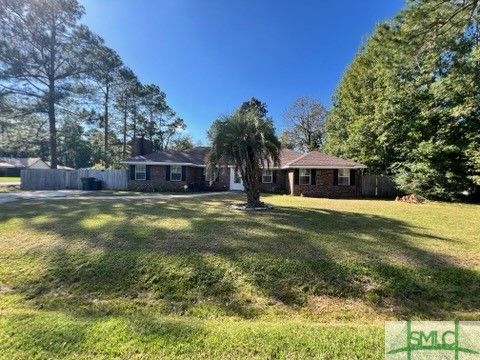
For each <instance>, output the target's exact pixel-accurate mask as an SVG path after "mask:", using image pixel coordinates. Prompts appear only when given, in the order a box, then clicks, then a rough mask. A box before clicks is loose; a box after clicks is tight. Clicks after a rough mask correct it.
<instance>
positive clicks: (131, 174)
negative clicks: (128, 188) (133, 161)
mask: <svg viewBox="0 0 480 360" xmlns="http://www.w3.org/2000/svg"><path fill="white" fill-rule="evenodd" d="M130 180H135V165H130Z"/></svg>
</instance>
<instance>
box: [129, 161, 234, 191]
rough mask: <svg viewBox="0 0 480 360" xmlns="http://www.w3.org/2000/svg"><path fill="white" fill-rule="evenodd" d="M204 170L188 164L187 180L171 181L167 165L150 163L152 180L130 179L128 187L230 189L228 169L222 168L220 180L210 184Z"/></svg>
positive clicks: (143, 188)
mask: <svg viewBox="0 0 480 360" xmlns="http://www.w3.org/2000/svg"><path fill="white" fill-rule="evenodd" d="M202 170H203V169H202V168H200V167H193V166H187V167H186V168H185V171H186V173H185V181H170V180H169V179H167V178H166V176H167V166H165V165H150V180H129V181H128V188H129V190H135V191H180V190H184V187H185V185H189V186H190V187H191V188H195V189H196V190H212V191H221V190H228V186H229V182H230V176H229V173H228V171H225V170H224V169H222V170H220V173H219V179H218V181H215V182H213V183H211V184H209V183H207V182H205V181H203V177H202ZM129 178H130V177H129Z"/></svg>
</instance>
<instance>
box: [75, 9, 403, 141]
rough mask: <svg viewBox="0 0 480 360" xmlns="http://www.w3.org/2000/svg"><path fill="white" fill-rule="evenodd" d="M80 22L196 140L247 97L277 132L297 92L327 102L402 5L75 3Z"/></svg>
mask: <svg viewBox="0 0 480 360" xmlns="http://www.w3.org/2000/svg"><path fill="white" fill-rule="evenodd" d="M80 1H81V3H82V4H83V5H84V6H85V9H86V16H85V17H84V18H83V22H84V23H85V24H87V25H88V26H89V27H90V28H91V29H92V30H93V31H94V32H96V33H98V34H99V35H100V36H102V37H103V38H104V39H105V41H106V43H107V45H108V46H110V47H112V48H114V49H115V50H116V51H117V52H118V53H119V54H120V55H121V56H122V58H123V60H124V62H125V64H126V65H127V66H129V67H130V68H132V69H133V70H134V71H135V72H136V73H137V75H138V76H139V78H140V80H141V81H142V82H144V83H150V82H151V83H156V84H158V85H159V86H160V88H161V89H162V90H163V91H165V93H166V94H167V101H168V102H169V104H170V105H171V106H172V107H173V108H174V110H175V111H177V113H178V114H179V115H180V116H181V117H183V118H184V119H185V120H186V122H187V125H188V133H189V134H190V135H192V137H193V138H194V139H195V140H196V141H199V140H200V141H203V142H205V139H206V130H207V129H208V127H209V125H210V124H211V122H212V121H213V120H214V119H215V118H217V117H218V116H219V115H221V114H225V113H229V112H231V111H232V110H233V109H235V108H236V107H237V106H239V105H240V104H241V103H242V102H243V101H244V100H247V99H249V98H251V97H252V96H255V97H257V98H259V99H260V100H262V101H264V102H266V103H267V106H268V109H269V113H270V115H271V116H272V117H273V119H274V121H275V125H276V128H277V131H278V132H280V131H281V130H282V128H283V127H284V122H283V113H284V111H285V109H286V108H287V107H288V105H289V104H290V103H291V102H292V101H293V100H294V99H295V98H296V97H298V96H301V95H311V96H314V97H317V98H319V99H320V100H321V101H322V102H323V103H324V104H325V105H326V106H330V104H331V98H332V95H333V93H334V90H335V88H336V86H337V84H338V82H339V80H340V78H341V76H342V74H343V72H344V71H345V69H346V67H347V66H348V64H349V63H350V62H351V61H352V59H353V57H354V55H355V53H356V51H357V49H358V47H359V46H360V45H361V44H362V42H363V41H364V40H365V39H366V38H367V37H368V35H369V34H370V33H371V32H372V31H373V29H374V27H375V25H376V24H377V23H379V22H381V21H383V20H386V19H388V18H390V17H392V16H393V15H395V14H396V13H397V12H398V10H400V9H401V8H402V6H403V5H404V2H403V0H362V1H353V0H328V1H327V0H323V1H322V0H316V1H315V0H312V1H306V0H305V1H303V0H300V1H295V0H290V1H282V0H277V1H273V0H272V1H266V0H264V1H262V0H260V1H253V0H236V1H233V0H162V1H159V0H141V1H138V0H80Z"/></svg>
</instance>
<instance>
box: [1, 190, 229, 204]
mask: <svg viewBox="0 0 480 360" xmlns="http://www.w3.org/2000/svg"><path fill="white" fill-rule="evenodd" d="M228 193H229V192H228V191H222V192H211V193H200V194H145V195H105V196H103V195H97V194H96V193H95V192H94V191H82V190H40V191H20V192H9V193H0V204H2V203H7V202H12V201H19V200H62V199H75V200H93V199H95V200H140V199H175V198H179V199H189V198H197V197H207V196H213V195H222V194H228Z"/></svg>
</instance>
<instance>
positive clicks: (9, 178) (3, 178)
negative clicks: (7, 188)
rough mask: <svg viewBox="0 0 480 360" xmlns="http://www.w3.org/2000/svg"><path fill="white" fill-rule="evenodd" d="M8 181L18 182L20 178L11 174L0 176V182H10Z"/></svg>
mask: <svg viewBox="0 0 480 360" xmlns="http://www.w3.org/2000/svg"><path fill="white" fill-rule="evenodd" d="M10 182H17V183H20V178H19V177H12V176H0V183H10Z"/></svg>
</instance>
